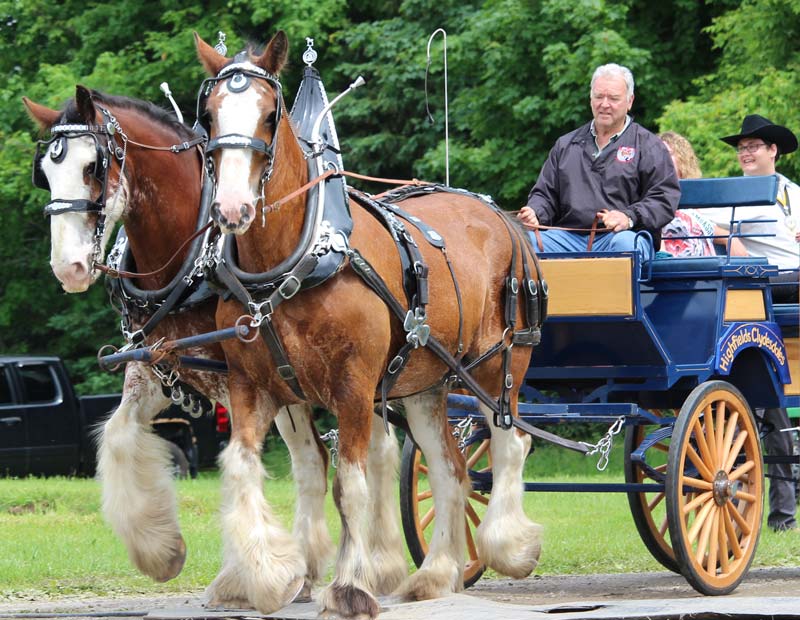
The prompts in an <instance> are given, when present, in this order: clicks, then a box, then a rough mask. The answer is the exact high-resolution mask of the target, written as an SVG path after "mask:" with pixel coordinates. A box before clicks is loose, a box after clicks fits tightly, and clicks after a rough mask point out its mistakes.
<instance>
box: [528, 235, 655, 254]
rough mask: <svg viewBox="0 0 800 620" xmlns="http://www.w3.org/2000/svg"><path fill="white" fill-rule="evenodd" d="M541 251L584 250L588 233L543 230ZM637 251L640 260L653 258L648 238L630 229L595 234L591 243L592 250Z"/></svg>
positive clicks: (535, 248)
mask: <svg viewBox="0 0 800 620" xmlns="http://www.w3.org/2000/svg"><path fill="white" fill-rule="evenodd" d="M528 234H529V235H530V237H531V243H532V244H533V249H534V250H536V251H537V252H539V251H540V250H539V244H538V243H537V241H536V236H535V235H534V234H533V233H532V232H529V233H528ZM540 235H541V236H542V246H544V249H543V250H541V251H542V252H586V245H587V244H588V242H589V235H583V234H579V233H574V232H569V231H566V230H543V231H541V232H540ZM634 250H638V251H639V258H640V259H641V260H642V261H646V260H650V259H652V258H653V246H652V244H651V243H650V239H649V238H648V237H647V236H645V235H640V236H639V237H638V238H637V237H636V233H635V232H633V231H631V230H623V231H622V232H618V233H602V234H600V235H596V236H595V238H594V243H592V252H633V251H634Z"/></svg>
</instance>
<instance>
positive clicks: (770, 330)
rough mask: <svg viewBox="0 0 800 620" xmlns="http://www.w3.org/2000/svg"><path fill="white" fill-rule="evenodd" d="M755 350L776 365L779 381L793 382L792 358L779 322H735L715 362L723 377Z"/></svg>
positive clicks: (723, 337)
mask: <svg viewBox="0 0 800 620" xmlns="http://www.w3.org/2000/svg"><path fill="white" fill-rule="evenodd" d="M752 347H755V348H757V349H758V350H759V351H760V352H761V353H762V354H763V355H766V357H767V358H768V359H770V360H772V362H773V367H774V368H775V371H776V373H777V375H778V380H779V381H780V382H781V383H783V384H784V385H787V384H789V383H791V382H792V381H791V377H790V373H789V359H788V357H787V355H786V347H785V346H784V344H783V337H782V336H781V330H780V328H779V327H778V325H777V324H776V323H771V322H759V323H732V324H731V325H730V326H729V327H728V328H727V329H726V330H725V332H724V333H723V335H722V338H720V340H719V343H718V345H717V354H716V359H715V363H714V367H715V369H716V371H717V372H718V373H719V374H721V375H727V374H729V373H730V371H731V368H732V366H733V361H734V360H735V359H736V357H737V356H738V355H739V354H740V353H741V352H742V351H744V350H745V349H749V348H752Z"/></svg>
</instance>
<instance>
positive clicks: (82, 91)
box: [75, 84, 97, 125]
mask: <svg viewBox="0 0 800 620" xmlns="http://www.w3.org/2000/svg"><path fill="white" fill-rule="evenodd" d="M75 105H77V107H78V114H80V115H81V118H82V119H83V120H84V121H85V122H86V124H87V125H91V124H92V123H94V121H95V118H96V117H97V113H96V112H95V109H94V102H93V101H92V91H91V90H89V89H88V88H86V87H85V86H81V85H80V84H78V85H77V86H75Z"/></svg>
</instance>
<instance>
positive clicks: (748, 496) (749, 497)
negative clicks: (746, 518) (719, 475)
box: [736, 491, 756, 504]
mask: <svg viewBox="0 0 800 620" xmlns="http://www.w3.org/2000/svg"><path fill="white" fill-rule="evenodd" d="M736 499H738V500H740V501H741V500H744V501H746V502H749V503H751V504H755V503H756V496H755V495H753V494H752V493H748V492H747V491H736Z"/></svg>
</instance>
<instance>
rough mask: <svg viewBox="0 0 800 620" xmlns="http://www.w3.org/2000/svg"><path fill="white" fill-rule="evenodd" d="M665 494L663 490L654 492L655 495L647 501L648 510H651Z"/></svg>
mask: <svg viewBox="0 0 800 620" xmlns="http://www.w3.org/2000/svg"><path fill="white" fill-rule="evenodd" d="M666 496H667V494H666V493H664V491H661V492H659V493H656V496H655V497H654V498H653V499H652V500H650V501H649V502H648V503H647V508H648V509H649V510H650V512H653V510H654V509H655V507H656V506H658V505H659V504H660V503H661V502H662V501H663V500H664V498H665V497H666Z"/></svg>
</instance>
